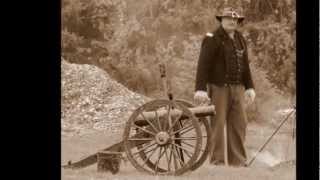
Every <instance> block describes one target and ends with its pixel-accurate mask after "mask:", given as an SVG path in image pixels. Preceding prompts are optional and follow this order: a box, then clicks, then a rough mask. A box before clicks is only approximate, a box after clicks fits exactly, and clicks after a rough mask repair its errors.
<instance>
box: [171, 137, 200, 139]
mask: <svg viewBox="0 0 320 180" xmlns="http://www.w3.org/2000/svg"><path fill="white" fill-rule="evenodd" d="M172 139H173V140H197V139H198V138H197V137H178V138H172Z"/></svg>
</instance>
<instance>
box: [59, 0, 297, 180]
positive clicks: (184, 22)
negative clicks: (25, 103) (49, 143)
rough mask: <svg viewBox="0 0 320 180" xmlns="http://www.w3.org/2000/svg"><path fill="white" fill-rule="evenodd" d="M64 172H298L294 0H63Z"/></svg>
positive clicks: (64, 175)
mask: <svg viewBox="0 0 320 180" xmlns="http://www.w3.org/2000/svg"><path fill="white" fill-rule="evenodd" d="M61 23H62V24H61V179H62V180H108V179H110V180H129V179H130V180H150V179H151V178H153V179H154V178H155V179H157V180H158V179H162V178H165V179H167V180H180V179H190V180H191V179H196V180H200V179H201V180H212V179H218V180H270V179H272V180H295V179H296V2H295V0H61Z"/></svg>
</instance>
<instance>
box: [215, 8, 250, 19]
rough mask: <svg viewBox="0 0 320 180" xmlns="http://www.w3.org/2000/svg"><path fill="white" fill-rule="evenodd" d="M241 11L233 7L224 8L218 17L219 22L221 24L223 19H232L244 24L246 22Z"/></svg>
mask: <svg viewBox="0 0 320 180" xmlns="http://www.w3.org/2000/svg"><path fill="white" fill-rule="evenodd" d="M241 13H242V11H241V10H236V9H234V8H232V7H226V8H223V9H222V11H221V12H220V13H219V14H217V15H216V18H217V20H218V21H220V22H221V19H222V17H232V18H236V19H238V22H239V23H240V22H242V21H243V20H244V18H245V17H244V16H243V15H242V14H241Z"/></svg>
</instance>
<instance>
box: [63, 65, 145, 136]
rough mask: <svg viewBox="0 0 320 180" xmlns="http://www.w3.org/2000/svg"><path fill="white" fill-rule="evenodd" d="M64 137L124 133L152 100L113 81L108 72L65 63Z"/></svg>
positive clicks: (88, 66)
mask: <svg viewBox="0 0 320 180" xmlns="http://www.w3.org/2000/svg"><path fill="white" fill-rule="evenodd" d="M61 90H62V91H61V93H62V94H61V111H62V112H61V118H62V119H61V124H62V127H61V128H62V129H61V132H62V135H76V134H78V135H79V134H85V133H89V132H92V131H97V130H98V131H100V130H107V131H120V130H121V129H122V128H123V127H124V124H125V122H126V121H127V119H128V118H129V116H130V114H131V113H132V112H133V111H134V110H135V109H136V108H137V107H139V106H140V105H142V104H144V103H145V102H146V101H148V100H149V99H148V98H147V97H144V96H142V95H140V94H137V93H134V92H132V91H130V90H129V89H127V88H126V87H125V86H123V85H121V84H120V83H118V82H116V81H115V80H113V79H112V78H111V77H110V76H109V75H108V74H107V72H105V71H104V70H102V69H100V68H98V67H96V66H93V65H86V64H82V65H80V64H70V63H68V62H67V61H65V60H62V61H61Z"/></svg>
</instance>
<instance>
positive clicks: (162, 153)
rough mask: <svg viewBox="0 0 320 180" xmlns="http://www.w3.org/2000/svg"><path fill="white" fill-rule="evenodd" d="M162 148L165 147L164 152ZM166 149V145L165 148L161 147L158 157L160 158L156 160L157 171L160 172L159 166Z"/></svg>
mask: <svg viewBox="0 0 320 180" xmlns="http://www.w3.org/2000/svg"><path fill="white" fill-rule="evenodd" d="M162 149H164V151H163V152H161V150H162ZM166 150H167V148H166V147H164V148H163V147H160V152H159V158H158V160H157V162H156V169H155V171H156V173H157V172H158V166H159V162H160V159H161V158H162V156H163V155H164V153H165V152H166Z"/></svg>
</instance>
